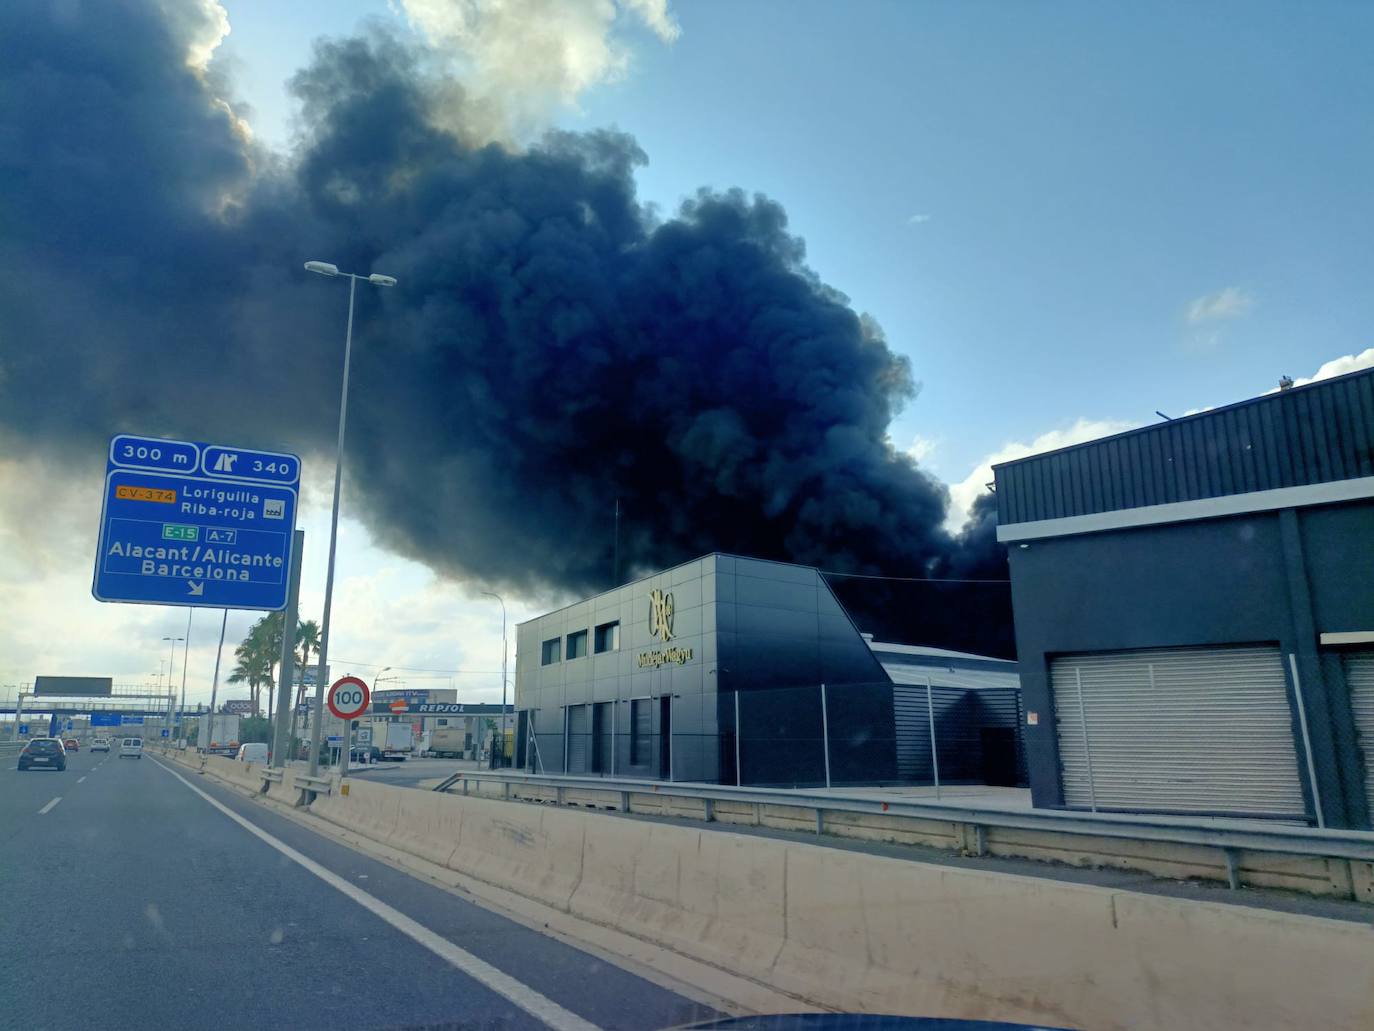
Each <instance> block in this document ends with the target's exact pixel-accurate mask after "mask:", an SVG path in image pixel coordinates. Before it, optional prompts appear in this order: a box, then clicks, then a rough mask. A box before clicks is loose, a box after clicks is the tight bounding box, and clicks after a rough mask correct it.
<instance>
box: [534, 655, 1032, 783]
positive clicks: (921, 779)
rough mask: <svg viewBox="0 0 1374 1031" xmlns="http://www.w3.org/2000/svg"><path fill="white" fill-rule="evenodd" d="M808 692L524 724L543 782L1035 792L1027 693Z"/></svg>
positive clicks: (707, 698)
mask: <svg viewBox="0 0 1374 1031" xmlns="http://www.w3.org/2000/svg"><path fill="white" fill-rule="evenodd" d="M939 679H940V678H939V677H938V675H932V676H931V677H930V678H929V680H928V681H927V682H926V683H924V684H892V683H861V684H838V685H833V684H808V685H803V686H795V687H782V688H763V689H742V690H739V691H722V692H718V693H715V694H703V695H687V696H683V695H670V694H664V695H660V696H653V697H644V698H629V699H620V700H613V701H604V702H588V703H585V704H580V705H577V704H573V705H569V706H567V707H566V708H560V709H555V710H542V711H541V710H536V711H528V710H527V711H524V712H522V713H520V714H519V729H518V732H517V736H516V765H517V766H518V767H520V768H523V769H525V770H527V771H529V772H532V773H545V774H569V775H574V776H606V777H644V778H655V779H661V780H665V781H693V782H706V783H718V784H735V785H755V786H769V787H837V786H845V785H877V784H917V785H920V784H923V785H929V786H931V788H932V789H933V790H934V791H935V792H939V791H940V790H941V789H943V788H944V787H946V786H950V785H970V784H975V785H992V786H1003V787H1017V786H1024V785H1025V784H1026V766H1025V755H1024V749H1023V748H1022V742H1021V735H1020V725H1021V722H1022V716H1021V708H1020V691H1019V690H1017V689H1016V688H1013V687H1005V688H1002V687H981V688H970V687H966V686H953V685H948V684H941V683H940V682H939Z"/></svg>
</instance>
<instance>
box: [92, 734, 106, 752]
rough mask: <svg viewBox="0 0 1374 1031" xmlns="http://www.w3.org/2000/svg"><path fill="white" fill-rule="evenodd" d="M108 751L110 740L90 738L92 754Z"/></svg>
mask: <svg viewBox="0 0 1374 1031" xmlns="http://www.w3.org/2000/svg"><path fill="white" fill-rule="evenodd" d="M109 750H110V739H109V738H107V737H93V738H91V751H92V752H108V751H109Z"/></svg>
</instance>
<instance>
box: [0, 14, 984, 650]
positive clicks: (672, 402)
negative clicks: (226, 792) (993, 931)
mask: <svg viewBox="0 0 1374 1031" xmlns="http://www.w3.org/2000/svg"><path fill="white" fill-rule="evenodd" d="M199 10H200V9H199V7H198V6H197V5H193V4H189V3H188V4H186V5H185V6H184V7H178V6H177V5H175V4H172V3H158V2H153V0H63V2H61V3H54V2H52V0H9V2H8V3H5V4H3V5H0V434H3V435H4V436H5V437H7V438H8V439H9V440H10V441H12V442H19V441H22V442H24V443H25V444H26V446H30V447H34V446H36V447H40V448H44V449H46V450H47V451H48V452H50V453H52V454H54V455H58V454H61V455H64V456H70V455H74V454H81V455H95V456H99V455H101V454H102V453H103V442H104V440H105V439H106V437H107V436H108V435H109V434H110V433H112V432H115V431H121V430H125V431H131V432H143V433H154V434H164V435H169V436H185V437H189V438H199V439H217V438H226V439H229V440H232V441H236V442H241V443H243V444H246V445H258V446H263V447H285V448H291V449H295V450H299V451H301V452H302V453H304V454H305V455H306V456H307V461H311V460H318V461H328V460H330V459H331V458H332V455H331V453H330V452H331V449H332V444H333V433H334V420H335V418H336V406H337V390H338V382H339V368H340V359H341V349H342V348H341V338H342V328H343V327H342V323H343V318H344V306H345V297H344V290H343V288H342V287H341V284H340V283H339V282H337V281H335V282H328V281H325V280H321V279H319V278H318V277H314V276H311V275H309V274H308V273H306V272H304V271H303V270H302V269H301V265H302V262H303V261H304V260H305V259H307V258H322V259H325V260H329V261H334V262H337V263H338V264H339V265H340V267H342V268H345V269H349V270H355V271H361V272H369V271H372V270H374V269H375V270H380V271H385V272H387V273H389V274H391V275H394V276H396V277H397V278H398V279H399V281H400V286H399V287H397V288H396V289H393V290H385V291H378V290H375V289H373V288H370V287H362V288H360V296H359V299H358V306H357V321H356V324H355V337H354V364H353V375H354V386H353V392H352V395H351V396H352V401H351V409H350V424H349V446H348V463H349V472H350V488H351V494H350V504H351V506H352V511H353V512H354V513H355V514H358V515H361V517H362V518H363V519H364V520H365V521H366V522H367V524H368V525H369V526H370V528H371V529H372V530H373V532H374V533H375V534H376V535H377V537H378V538H379V540H380V542H381V543H383V544H384V545H385V546H387V547H389V548H391V549H393V550H395V551H397V552H399V553H401V554H404V555H407V556H411V557H413V558H416V559H418V560H420V561H422V562H425V563H426V564H428V565H429V566H430V567H432V568H434V569H436V570H439V571H442V572H444V573H446V574H451V575H453V576H459V577H465V578H473V579H477V580H481V581H484V582H486V583H490V584H504V585H507V586H509V587H512V588H514V589H516V590H521V591H525V592H531V591H536V590H541V589H545V590H547V589H549V588H557V589H564V590H568V591H574V592H590V591H594V590H598V589H602V588H605V587H607V586H609V585H610V583H611V581H612V578H613V575H614V573H613V563H614V557H613V556H614V554H615V548H616V541H615V538H614V530H613V527H614V515H613V513H614V511H615V508H616V505H617V503H618V504H619V508H620V512H621V533H620V538H619V557H620V574H621V578H622V579H625V578H628V577H629V576H630V575H633V574H634V573H636V572H642V571H647V570H651V569H656V568H660V567H663V566H666V565H670V564H672V563H675V562H678V561H681V560H684V559H686V558H690V557H693V556H696V555H698V554H702V553H705V552H708V551H713V550H722V551H729V552H735V553H739V554H746V555H756V556H761V557H767V558H779V559H786V560H791V561H796V562H803V563H808V564H812V565H816V566H819V567H821V568H822V569H826V570H837V571H841V572H849V573H869V574H884V575H888V576H914V577H941V576H956V577H957V576H961V575H972V574H974V573H976V574H977V575H978V576H979V577H986V576H989V575H991V576H999V575H1004V571H1005V561H1004V558H1003V556H1002V554H1001V552H1000V549H998V547H997V545H996V544H995V541H993V540H992V538H991V537H990V535H989V533H988V532H987V519H986V518H985V516H986V513H985V512H984V513H980V519H979V521H978V522H977V523H976V524H973V526H974V532H972V533H971V534H966V535H965V536H964V537H962V538H953V537H951V536H950V535H949V534H947V533H946V532H945V531H944V530H943V529H942V520H943V518H944V515H945V510H946V505H947V496H946V492H945V489H944V487H943V486H942V485H941V484H939V483H938V482H936V481H935V480H934V479H932V478H931V477H929V476H928V475H926V474H925V473H924V472H922V471H921V470H920V469H918V468H917V467H916V465H915V464H914V463H913V462H912V461H911V460H910V459H909V458H908V457H906V456H905V455H903V454H901V453H899V452H897V451H896V450H894V449H893V447H892V446H891V444H890V443H889V441H888V439H887V429H888V426H889V424H890V423H891V421H892V419H893V417H894V415H895V414H896V413H897V412H898V411H899V409H900V407H901V406H902V405H903V403H905V402H907V401H910V400H911V399H912V398H913V396H914V387H913V379H912V373H911V370H910V368H909V367H908V363H907V360H906V359H905V358H903V357H901V356H899V355H897V354H895V353H894V352H893V351H892V350H891V349H890V348H889V347H888V346H887V343H886V341H885V340H884V338H883V335H882V333H881V331H880V330H879V329H878V327H877V325H876V324H875V323H873V322H872V321H871V320H868V319H866V318H864V317H861V316H860V315H858V314H856V313H855V312H854V311H853V309H851V308H850V306H849V304H848V302H847V300H846V298H845V297H844V296H843V295H842V294H840V293H839V292H838V291H836V290H835V289H833V288H831V287H829V286H827V285H826V284H824V283H822V282H821V281H820V280H819V279H818V278H817V277H816V275H815V274H814V273H813V272H812V271H810V269H809V268H808V267H807V265H806V264H805V256H804V251H803V245H802V243H801V241H800V240H799V239H798V238H797V237H795V236H793V235H791V234H790V233H789V232H788V229H787V219H786V215H785V213H784V211H783V209H782V207H781V206H780V205H779V204H778V203H776V202H774V201H772V200H769V199H766V198H763V197H759V196H750V195H747V194H745V193H743V192H741V191H737V190H735V191H727V192H710V191H702V192H701V193H699V194H698V195H697V196H696V197H695V198H693V199H692V200H690V201H689V202H687V203H686V204H684V205H683V206H682V208H681V209H680V210H679V211H678V212H677V213H676V214H675V215H674V217H671V218H668V219H660V218H657V217H655V216H654V215H653V213H652V212H650V211H648V210H646V208H645V207H644V206H642V205H641V204H640V203H639V202H638V200H637V199H636V195H635V187H634V172H635V169H636V167H637V166H639V165H640V164H641V163H643V162H644V160H645V155H644V154H643V153H642V152H641V151H640V150H639V148H638V147H637V145H636V144H635V142H634V140H633V139H632V138H630V137H629V136H627V135H625V134H623V133H617V132H609V131H602V132H589V133H577V134H574V133H561V132H560V133H550V134H549V135H547V136H546V137H544V138H543V139H542V141H540V142H539V143H538V144H537V145H535V146H533V147H530V148H529V149H526V150H523V151H518V152H517V151H514V150H511V149H507V148H502V147H500V146H496V145H477V144H474V143H472V142H470V141H469V139H468V138H467V134H466V133H465V131H464V129H463V126H464V124H465V122H464V100H463V95H462V90H461V86H460V84H458V83H455V82H453V81H450V80H448V79H446V78H445V77H444V76H443V75H442V74H441V73H440V72H436V71H435V68H436V67H437V63H436V62H435V61H434V60H433V59H432V55H429V54H426V53H425V51H424V50H423V49H422V48H420V47H418V46H416V45H413V44H412V43H410V42H407V41H403V40H401V39H398V38H396V37H395V36H392V35H389V34H387V33H386V32H384V31H381V30H379V29H375V28H374V29H372V30H369V31H368V32H366V33H364V34H363V35H360V36H358V37H356V38H349V39H342V40H335V41H328V42H323V43H321V44H319V45H318V46H317V50H316V54H315V59H314V61H313V63H312V64H311V65H310V66H309V67H307V68H306V69H304V70H302V71H301V72H300V73H298V74H297V75H296V76H295V78H294V79H293V81H292V83H291V88H292V91H293V93H294V95H295V96H296V98H297V99H298V101H299V104H300V113H301V131H300V135H299V138H298V139H297V141H296V144H295V146H294V148H293V149H292V152H291V153H290V154H289V155H279V154H273V153H270V152H268V151H266V150H265V149H263V148H262V147H260V146H258V145H256V144H254V143H253V142H252V140H251V137H250V136H249V135H248V134H246V133H245V132H244V130H243V128H242V126H241V124H240V123H239V122H238V119H237V116H236V114H235V112H234V110H233V109H232V108H231V106H230V104H229V103H226V101H225V100H224V99H221V98H223V97H232V89H231V88H230V86H229V84H227V83H225V82H223V81H220V78H219V77H218V75H217V74H216V73H215V72H214V70H213V67H212V70H211V71H210V72H209V73H206V72H202V71H198V70H196V69H195V68H192V67H190V66H188V64H187V61H186V52H187V44H188V41H189V40H190V39H192V38H194V37H195V36H196V35H197V33H200V32H202V31H203V29H204V25H203V24H201V22H200V21H199V20H198V19H199V18H200V17H201V15H200V14H199ZM168 11H170V12H171V13H170V14H168V13H166V12H168ZM317 456H318V457H317ZM877 583H879V582H878V581H859V580H853V581H848V582H847V583H846V585H845V586H844V587H843V592H844V594H845V596H846V599H847V600H848V602H849V603H850V605H851V608H853V609H855V610H856V611H857V613H858V621H859V622H860V624H861V625H862V626H863V628H865V629H870V628H871V629H874V630H875V631H877V632H879V633H880V635H882V636H889V637H891V636H898V635H900V636H901V637H902V638H903V639H906V640H916V641H922V642H925V643H944V644H952V645H954V646H961V647H978V646H981V647H984V648H986V649H988V650H992V651H996V652H999V653H1005V652H1006V651H1007V647H1008V641H1009V637H1008V633H1007V625H1008V624H1009V612H1008V603H1007V600H1006V596H1005V591H1002V590H999V589H994V588H987V587H973V588H970V589H969V590H964V591H951V590H944V591H942V593H941V594H939V595H938V596H937V595H935V594H934V593H933V587H932V586H931V585H925V584H922V585H917V586H916V587H915V588H908V589H906V590H904V591H901V592H897V593H896V594H894V593H893V591H894V590H895V589H894V588H886V589H883V590H878V589H877V588H876V587H873V589H872V590H868V589H866V588H864V586H863V585H864V584H868V585H870V587H872V586H873V585H874V584H877ZM923 591H924V592H925V593H922V592H923ZM934 610H938V612H937V611H934ZM942 624H944V625H945V627H946V629H944V630H940V629H939V627H940V626H941V625H942ZM949 627H955V628H963V629H962V630H957V629H956V630H949ZM960 633H962V634H963V637H962V638H961V637H960V636H959V635H960ZM951 634H952V635H953V636H951ZM936 636H938V637H940V638H941V639H940V640H933V639H932V637H936Z"/></svg>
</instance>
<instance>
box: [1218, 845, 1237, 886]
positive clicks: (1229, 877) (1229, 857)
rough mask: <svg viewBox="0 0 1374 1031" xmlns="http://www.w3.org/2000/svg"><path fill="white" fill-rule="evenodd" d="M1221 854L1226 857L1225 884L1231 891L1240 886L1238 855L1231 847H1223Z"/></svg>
mask: <svg viewBox="0 0 1374 1031" xmlns="http://www.w3.org/2000/svg"><path fill="white" fill-rule="evenodd" d="M1221 854H1222V855H1223V856H1225V857H1226V884H1227V887H1229V888H1230V889H1231V890H1232V891H1235V890H1236V889H1238V888H1239V887H1240V857H1239V856H1238V855H1237V854H1236V850H1235V849H1233V848H1223V849H1222V850H1221Z"/></svg>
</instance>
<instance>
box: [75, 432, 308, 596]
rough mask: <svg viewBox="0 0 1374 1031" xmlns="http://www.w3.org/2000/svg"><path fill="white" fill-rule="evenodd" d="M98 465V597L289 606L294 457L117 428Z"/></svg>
mask: <svg viewBox="0 0 1374 1031" xmlns="http://www.w3.org/2000/svg"><path fill="white" fill-rule="evenodd" d="M105 469H106V471H105V500H104V505H103V507H102V509H101V513H100V545H99V548H98V550H97V552H96V559H95V577H94V580H93V581H92V584H91V593H92V594H93V595H95V597H96V598H97V599H98V600H100V601H123V602H134V603H139V604H144V605H189V606H195V607H200V608H217V609H218V608H227V609H268V610H277V609H282V608H285V607H286V592H287V582H288V580H289V579H290V572H291V548H292V542H293V538H294V535H293V533H292V531H293V530H294V529H295V526H296V488H297V485H298V484H299V483H300V476H301V460H300V459H299V458H297V457H296V456H295V455H285V454H278V453H276V452H270V451H254V450H251V449H249V448H234V447H228V446H226V445H223V444H195V443H191V442H189V441H184V440H159V439H157V438H155V437H134V436H129V435H128V434H120V435H119V436H117V437H115V438H114V439H112V440H111V441H110V454H109V459H108V462H107V464H106V467H105Z"/></svg>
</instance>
